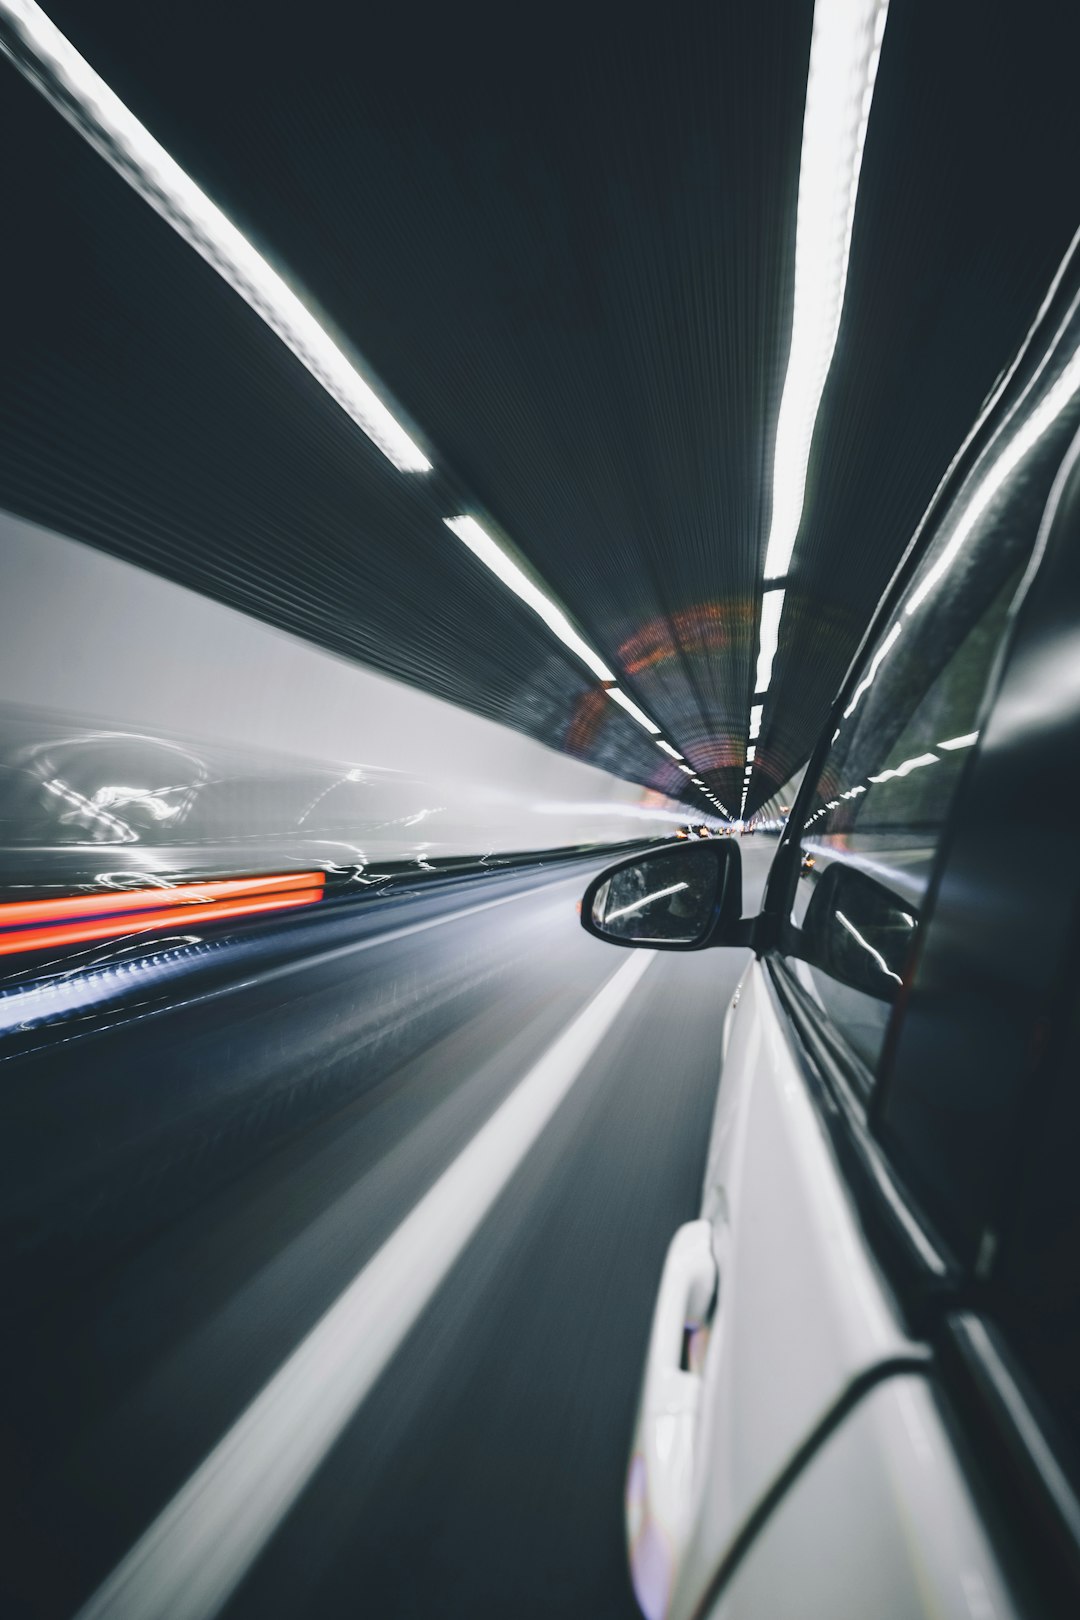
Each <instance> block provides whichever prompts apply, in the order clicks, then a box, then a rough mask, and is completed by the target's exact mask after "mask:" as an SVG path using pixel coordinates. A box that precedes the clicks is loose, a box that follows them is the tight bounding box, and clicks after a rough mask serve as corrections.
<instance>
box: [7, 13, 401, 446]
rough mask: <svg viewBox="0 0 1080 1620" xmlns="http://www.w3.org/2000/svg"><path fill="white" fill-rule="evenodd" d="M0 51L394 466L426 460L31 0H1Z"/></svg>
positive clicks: (277, 279) (282, 284)
mask: <svg viewBox="0 0 1080 1620" xmlns="http://www.w3.org/2000/svg"><path fill="white" fill-rule="evenodd" d="M0 49H3V50H4V51H5V52H6V54H7V55H9V56H10V57H11V59H12V61H13V62H14V63H15V65H16V67H17V68H18V69H19V70H20V72H21V73H22V74H23V75H24V77H25V78H27V79H28V80H29V81H30V83H31V84H33V85H34V87H35V88H36V89H38V90H40V91H41V93H42V94H43V95H44V96H45V97H46V98H47V100H48V101H50V102H51V103H52V105H53V106H54V107H55V108H56V109H57V111H58V112H60V113H62V114H63V116H64V117H65V118H66V119H67V120H68V122H69V123H71V124H74V126H75V128H76V129H77V130H79V132H80V133H81V134H82V135H83V136H84V137H85V138H86V140H88V141H89V142H90V144H91V146H93V147H94V148H95V149H96V150H97V151H98V152H99V153H100V154H101V156H102V157H103V158H105V160H106V161H107V162H108V163H110V164H111V165H112V167H113V168H114V169H116V171H117V172H118V174H120V175H121V176H122V177H123V179H125V180H126V181H127V182H128V184H129V185H130V186H132V187H133V188H134V189H135V190H136V191H137V192H138V193H139V195H140V196H141V197H142V198H143V199H144V201H146V202H148V203H149V204H150V206H151V207H152V208H154V209H155V210H156V211H157V212H158V213H159V214H160V215H161V216H162V217H163V218H164V219H165V220H166V221H167V222H168V223H169V224H170V225H171V226H172V228H173V230H175V231H176V232H177V234H178V235H180V236H182V237H183V239H184V241H185V242H187V243H188V245H189V246H190V247H193V248H194V249H195V251H196V253H198V254H200V255H201V256H202V258H204V259H205V260H206V261H207V263H208V264H209V265H211V266H212V268H213V269H214V270H216V271H217V273H218V275H219V276H221V277H222V278H223V280H225V281H227V282H228V283H229V285H230V287H232V288H233V289H234V291H236V292H238V293H239V294H240V297H241V298H243V300H244V302H245V303H247V304H249V305H250V307H251V308H252V309H253V310H254V311H255V313H256V314H257V315H258V316H259V317H260V318H261V319H262V320H263V321H265V323H266V325H267V326H269V327H270V329H271V331H272V332H274V333H276V335H277V336H278V337H279V338H280V339H281V341H282V342H283V343H284V344H285V346H286V347H287V348H289V349H291V350H292V352H293V354H294V355H295V356H296V358H297V359H298V360H299V361H300V362H301V364H302V365H304V366H306V367H307V369H308V371H310V372H311V374H312V376H313V377H314V378H315V379H316V381H317V382H319V383H320V384H321V385H322V387H323V388H325V390H326V392H327V393H328V394H329V395H330V396H331V398H333V399H334V400H336V401H337V403H338V404H339V405H340V406H341V408H342V410H343V411H345V412H346V414H347V415H348V416H350V417H351V418H352V420H353V421H354V422H355V423H356V424H357V426H358V427H360V428H361V429H362V430H363V431H364V432H365V433H366V434H367V436H368V438H369V439H370V440H371V441H372V443H373V444H375V445H377V446H378V448H379V449H380V450H381V451H382V453H383V455H384V456H386V457H387V459H388V460H389V461H392V462H393V464H394V466H395V467H397V468H398V469H399V470H400V471H401V472H428V471H430V469H431V462H430V461H429V460H428V458H427V456H426V455H425V454H424V452H423V451H422V450H421V449H420V447H419V446H418V445H417V444H415V443H414V442H413V440H412V439H411V438H410V437H409V435H408V434H407V433H406V431H405V429H404V428H403V427H402V425H401V423H400V422H398V421H397V420H396V418H395V417H394V416H393V415H392V414H391V412H390V411H389V410H388V408H387V407H386V405H384V404H383V402H382V400H381V399H380V398H379V397H378V395H377V394H376V393H375V391H374V389H373V388H372V387H371V386H370V384H369V383H367V382H366V381H365V379H364V378H363V377H362V376H361V374H360V372H359V371H358V370H357V367H356V364H355V363H354V362H353V361H352V360H350V359H349V358H348V357H347V356H346V354H345V353H344V352H343V351H342V349H341V348H339V346H338V345H337V344H336V343H335V342H334V340H333V339H332V338H331V337H330V335H329V333H328V332H327V331H325V329H324V328H323V327H322V326H320V324H319V322H318V321H317V320H316V319H315V317H314V315H313V314H312V313H311V311H310V310H309V309H308V308H307V306H306V305H305V304H304V303H303V301H302V300H301V299H300V298H298V297H297V295H296V293H295V292H294V291H293V290H292V288H291V287H290V286H289V285H288V284H287V283H286V281H285V280H284V279H283V278H282V277H281V276H280V275H279V274H278V273H277V271H276V270H274V269H272V268H271V266H270V265H269V264H268V263H267V261H266V259H264V258H263V256H262V254H261V253H259V252H258V250H257V249H256V248H255V247H254V246H253V245H252V243H251V242H249V241H248V239H247V237H246V236H244V235H243V233H242V232H241V231H239V230H237V228H236V226H235V225H234V224H233V223H232V221H231V220H230V219H229V218H228V217H227V215H225V214H224V213H222V211H221V209H220V208H218V206H217V205H216V203H213V202H211V200H210V198H209V197H208V196H207V195H206V193H205V192H203V191H202V190H200V188H199V187H198V186H197V185H196V184H195V182H194V180H192V179H191V177H190V176H189V175H187V174H185V172H184V170H183V169H182V168H181V167H180V165H179V164H178V163H176V162H175V161H174V160H173V159H172V158H171V157H170V156H169V154H168V152H166V150H165V148H164V147H163V146H161V145H159V143H158V142H157V141H156V140H155V139H154V137H153V136H152V135H151V134H150V132H149V130H147V129H146V128H144V126H143V125H142V124H140V122H139V120H138V119H137V118H136V117H135V116H134V114H133V113H131V112H129V111H128V109H127V107H125V105H124V103H123V102H122V101H121V100H120V99H119V97H118V96H116V95H114V94H113V92H112V91H111V90H110V89H109V87H108V85H107V84H106V83H105V82H104V80H103V79H101V78H99V76H98V75H97V74H96V73H95V72H94V70H93V68H92V67H90V65H89V63H88V62H86V61H85V60H84V59H83V57H81V56H80V55H79V53H78V51H76V49H75V48H74V46H73V45H72V44H71V43H70V42H69V41H68V40H67V39H65V37H64V35H63V34H62V33H61V32H60V30H59V29H58V28H57V27H56V26H55V24H54V23H52V22H51V21H50V20H49V18H48V17H47V16H46V15H45V13H44V12H43V11H42V10H41V7H40V6H37V5H34V4H33V3H32V0H0Z"/></svg>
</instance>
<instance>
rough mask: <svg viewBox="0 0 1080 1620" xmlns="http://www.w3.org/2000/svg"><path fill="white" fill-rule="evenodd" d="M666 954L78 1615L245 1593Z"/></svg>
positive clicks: (438, 1200) (345, 1305)
mask: <svg viewBox="0 0 1080 1620" xmlns="http://www.w3.org/2000/svg"><path fill="white" fill-rule="evenodd" d="M655 960H656V954H655V952H652V951H646V952H643V953H641V954H640V955H635V956H632V957H631V958H630V960H629V961H628V962H626V963H624V964H623V966H622V967H620V968H618V969H617V971H616V972H615V973H614V974H613V975H612V976H611V978H610V979H608V981H607V982H606V984H604V985H603V987H602V988H601V989H600V990H599V991H598V992H597V993H596V995H595V996H593V998H592V1000H591V1001H589V1002H588V1003H587V1004H586V1006H585V1007H584V1008H583V1009H582V1011H581V1012H580V1013H578V1015H577V1017H576V1018H575V1019H574V1021H573V1023H571V1024H569V1025H568V1026H567V1028H566V1029H565V1030H564V1031H563V1033H562V1034H561V1035H560V1036H558V1037H557V1038H556V1040H555V1041H554V1042H553V1043H552V1045H551V1046H549V1047H548V1049H547V1051H546V1052H545V1053H544V1054H543V1056H542V1057H541V1058H540V1059H539V1060H538V1061H537V1062H536V1063H535V1064H534V1065H533V1067H532V1068H531V1069H530V1070H529V1071H528V1073H527V1074H526V1075H525V1076H524V1078H523V1079H522V1080H520V1081H519V1083H518V1084H517V1086H516V1087H515V1088H514V1090H513V1091H512V1092H511V1094H510V1096H509V1097H507V1099H506V1101H505V1102H503V1103H501V1104H500V1106H499V1107H498V1108H497V1109H496V1110H495V1112H494V1114H492V1116H491V1118H490V1119H489V1120H488V1121H487V1123H486V1124H485V1125H483V1126H481V1128H480V1130H479V1131H478V1132H477V1133H476V1135H475V1136H474V1137H473V1138H472V1140H471V1142H470V1143H469V1144H468V1146H467V1147H466V1148H464V1149H463V1150H462V1152H461V1153H460V1154H459V1155H458V1157H457V1158H456V1159H455V1160H454V1162H453V1164H451V1165H450V1167H449V1169H447V1170H445V1171H444V1172H443V1174H442V1175H441V1176H440V1177H439V1179H438V1181H436V1183H435V1185H434V1186H433V1187H432V1188H431V1189H430V1191H429V1192H427V1193H426V1194H425V1195H424V1197H423V1198H421V1200H420V1202H419V1203H418V1204H417V1205H415V1207H414V1208H413V1209H412V1211H411V1212H410V1214H408V1215H407V1216H406V1217H405V1219H404V1221H402V1223H401V1225H400V1226H399V1227H398V1228H397V1229H396V1231H395V1232H394V1233H393V1234H392V1236H391V1237H389V1238H388V1239H387V1241H386V1242H385V1243H384V1244H383V1246H382V1248H381V1249H379V1250H378V1252H377V1253H376V1254H375V1255H374V1256H373V1257H372V1259H371V1260H369V1261H368V1263H367V1265H366V1266H364V1268H363V1270H362V1271H360V1272H359V1273H358V1275H357V1276H356V1277H355V1278H354V1279H353V1281H352V1282H351V1283H350V1284H349V1286H348V1288H346V1290H345V1292H344V1293H343V1294H341V1295H340V1296H339V1298H338V1299H337V1300H336V1301H335V1303H334V1304H333V1305H331V1307H330V1309H329V1310H328V1311H327V1312H326V1314H325V1315H324V1316H322V1317H321V1318H320V1320H319V1321H318V1322H317V1323H316V1324H315V1326H314V1327H313V1328H312V1330H311V1332H310V1333H309V1334H308V1335H307V1337H306V1338H305V1339H303V1340H302V1341H301V1342H300V1344H299V1345H298V1346H297V1348H296V1349H295V1350H294V1351H293V1353H292V1355H291V1356H290V1357H289V1358H288V1360H287V1361H285V1362H284V1363H283V1364H282V1366H281V1367H280V1368H279V1369H278V1371H277V1372H276V1373H275V1374H274V1376H273V1378H271V1380H270V1382H269V1383H268V1384H267V1385H266V1386H265V1387H264V1388H263V1390H262V1392H261V1393H260V1394H259V1395H257V1396H256V1397H255V1399H254V1400H253V1401H252V1403H251V1405H250V1406H249V1407H248V1408H247V1410H246V1411H245V1412H244V1413H243V1415H242V1416H241V1417H240V1418H239V1419H238V1420H237V1422H236V1423H235V1424H234V1425H233V1427H232V1428H231V1429H230V1430H229V1431H228V1433H227V1434H226V1435H225V1436H224V1438H223V1439H222V1440H221V1441H219V1443H218V1444H217V1446H215V1448H214V1450H213V1451H212V1452H211V1453H210V1455H209V1456H208V1457H207V1459H206V1461H205V1462H204V1463H202V1464H201V1466H200V1467H199V1468H197V1469H196V1471H195V1473H194V1474H192V1476H191V1478H190V1479H189V1480H188V1482H187V1484H186V1485H184V1486H182V1487H181V1489H180V1490H179V1491H178V1493H177V1494H176V1496H174V1497H173V1499H172V1501H171V1502H170V1503H169V1504H168V1506H167V1507H166V1508H165V1509H164V1510H163V1512H162V1513H161V1514H160V1515H159V1516H158V1518H157V1519H156V1520H155V1521H154V1523H153V1524H152V1525H151V1526H150V1527H149V1529H148V1530H147V1531H146V1532H145V1533H144V1534H143V1536H142V1537H141V1538H140V1539H139V1541H137V1542H136V1544H135V1546H134V1547H133V1548H132V1550H131V1551H130V1552H129V1553H128V1555H127V1556H126V1557H125V1558H124V1559H123V1560H122V1561H121V1563H120V1564H118V1565H117V1567H116V1569H115V1570H114V1571H113V1573H112V1574H111V1575H110V1576H109V1577H108V1579H107V1580H106V1581H105V1582H104V1584H103V1585H102V1586H100V1587H99V1588H98V1590H97V1592H95V1593H94V1595H93V1596H92V1597H91V1598H90V1599H89V1601H88V1602H87V1603H86V1604H85V1606H84V1607H83V1608H82V1609H81V1610H80V1611H79V1616H78V1620H211V1617H212V1616H214V1615H217V1614H218V1613H219V1612H220V1610H221V1609H222V1607H223V1606H224V1604H225V1603H226V1602H227V1601H228V1599H229V1597H230V1596H231V1595H232V1593H233V1592H234V1591H235V1590H236V1587H237V1586H238V1585H239V1583H240V1581H241V1580H242V1579H243V1577H244V1575H245V1574H246V1573H247V1571H248V1570H249V1569H250V1567H251V1565H252V1564H253V1563H254V1562H255V1560H256V1558H257V1557H258V1556H259V1554H260V1552H261V1551H262V1549H263V1548H264V1547H265V1545H266V1543H267V1542H268V1541H269V1539H270V1537H271V1536H272V1535H273V1533H274V1531H275V1530H276V1529H277V1528H278V1526H279V1525H280V1524H281V1521H282V1520H283V1519H284V1518H285V1515H286V1514H287V1513H288V1512H289V1509H290V1508H291V1507H292V1506H293V1504H294V1502H295V1501H296V1499H297V1497H298V1496H299V1495H300V1492H301V1491H302V1490H303V1489H304V1486H305V1485H306V1484H307V1483H308V1481H309V1480H310V1479H311V1477H312V1475H313V1474H314V1473H315V1471H316V1469H317V1468H318V1467H319V1465H320V1463H321V1462H322V1461H323V1459H324V1458H325V1457H326V1455H327V1453H328V1451H329V1450H330V1447H331V1446H332V1445H333V1444H334V1442H335V1441H336V1440H337V1439H338V1438H339V1436H340V1435H341V1433H342V1431H343V1430H344V1429H345V1427H346V1425H347V1424H348V1422H349V1420H350V1419H351V1418H352V1416H353V1414H354V1413H355V1412H356V1410H357V1408H358V1407H359V1405H360V1403H361V1402H362V1401H363V1399H364V1397H365V1396H366V1395H367V1394H368V1392H369V1391H370V1389H371V1387H372V1385H373V1384H374V1383H375V1381H376V1379H377V1378H378V1377H379V1375H380V1373H381V1372H382V1371H383V1370H384V1368H385V1367H386V1366H387V1365H388V1363H389V1362H390V1360H391V1358H392V1357H393V1356H394V1354H395V1353H396V1352H397V1350H398V1349H399V1348H400V1346H401V1344H402V1343H403V1341H404V1340H405V1338H406V1337H407V1335H408V1334H409V1332H410V1331H411V1330H412V1328H413V1327H414V1326H415V1324H416V1322H417V1320H418V1318H419V1316H420V1314H421V1312H422V1311H423V1310H424V1307H425V1306H426V1305H427V1304H428V1302H429V1301H430V1300H431V1299H432V1297H433V1295H434V1294H435V1292H436V1290H437V1288H438V1287H439V1285H440V1283H441V1282H442V1281H443V1279H444V1278H445V1277H446V1275H447V1273H448V1271H449V1270H450V1268H451V1267H452V1266H453V1264H454V1262H455V1261H456V1260H457V1259H458V1257H459V1256H460V1255H461V1253H462V1252H463V1250H464V1249H465V1247H466V1245H467V1244H468V1242H469V1240H470V1239H471V1238H472V1236H473V1235H474V1233H475V1232H476V1230H477V1228H478V1227H479V1225H480V1223H481V1222H482V1221H483V1219H484V1217H485V1215H486V1214H487V1213H488V1211H489V1210H490V1208H491V1206H492V1204H493V1203H494V1202H495V1200H496V1198H497V1197H498V1196H499V1194H500V1193H501V1192H502V1190H503V1188H504V1187H505V1186H506V1185H507V1183H508V1182H509V1180H510V1178H511V1176H512V1175H513V1174H514V1172H515V1170H516V1169H517V1168H518V1166H519V1165H520V1163H521V1162H522V1160H523V1159H524V1157H525V1155H526V1154H527V1153H528V1151H529V1149H530V1148H531V1147H532V1146H533V1144H534V1142H535V1141H536V1139H537V1137H538V1136H539V1135H540V1132H541V1131H542V1130H543V1129H544V1127H545V1125H546V1124H547V1123H548V1121H549V1120H550V1119H551V1117H552V1115H553V1114H554V1112H555V1110H556V1109H557V1108H558V1106H559V1104H560V1103H561V1102H562V1100H563V1098H564V1097H565V1096H566V1094H567V1092H568V1091H569V1090H570V1088H571V1086H572V1085H573V1084H574V1082H575V1080H576V1079H577V1078H578V1076H579V1075H580V1074H581V1071H582V1069H583V1068H584V1067H585V1065H586V1064H587V1063H588V1061H589V1059H590V1058H591V1057H592V1055H593V1053H594V1052H595V1051H596V1050H597V1048H598V1047H599V1046H600V1044H601V1042H602V1041H603V1039H604V1037H605V1036H606V1035H607V1034H608V1032H609V1030H610V1029H611V1027H612V1025H613V1024H614V1022H615V1020H616V1019H617V1017H618V1016H619V1013H620V1012H621V1011H622V1009H623V1008H624V1007H625V1005H626V1003H627V1002H628V1001H629V999H630V997H631V996H632V995H633V993H634V990H635V989H636V988H637V985H638V983H639V981H640V979H641V977H642V975H643V974H644V973H645V971H646V970H647V968H648V967H649V966H650V964H651V963H652V962H654V961H655Z"/></svg>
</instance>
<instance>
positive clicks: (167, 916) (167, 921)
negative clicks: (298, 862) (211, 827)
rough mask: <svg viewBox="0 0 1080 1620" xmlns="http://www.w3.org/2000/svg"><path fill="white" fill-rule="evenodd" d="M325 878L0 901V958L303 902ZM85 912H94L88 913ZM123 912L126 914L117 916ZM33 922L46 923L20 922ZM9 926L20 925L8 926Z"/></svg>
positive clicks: (313, 875) (297, 876) (300, 876)
mask: <svg viewBox="0 0 1080 1620" xmlns="http://www.w3.org/2000/svg"><path fill="white" fill-rule="evenodd" d="M325 882H326V878H325V874H324V873H322V872H298V873H290V874H289V875H288V876H287V877H286V876H280V877H266V878H228V879H223V880H222V881H220V882H214V883H190V884H187V883H185V884H178V885H177V886H176V887H175V888H169V889H124V890H118V891H117V892H116V893H115V894H109V893H106V892H102V893H101V894H89V895H72V896H69V897H68V898H67V899H66V900H19V901H13V902H10V903H8V904H4V905H0V929H2V928H7V929H9V930H10V931H9V932H6V933H0V956H10V955H12V954H13V953H15V952H18V951H37V950H46V949H49V948H51V947H52V946H54V945H78V944H81V943H83V942H84V941H87V940H94V939H111V938H121V937H127V936H128V935H131V934H137V933H145V932H146V931H148V930H149V929H158V928H172V927H174V926H176V925H178V924H179V925H181V926H185V927H191V926H192V924H194V923H199V924H201V923H204V922H217V921H219V920H220V919H222V918H225V917H246V916H257V915H259V914H260V913H262V912H267V911H283V910H285V909H287V908H288V907H292V906H309V905H312V904H313V903H314V902H315V901H316V900H321V899H322V896H323V891H324V886H325ZM118 902H119V903H118ZM177 902H179V904H178V903H177ZM88 912H90V913H94V915H92V916H88V915H87V913H88ZM125 912H126V913H129V914H130V915H127V916H125V915H123V913H125ZM38 922H41V923H44V924H45V925H46V926H45V927H41V928H39V927H27V926H25V925H26V924H36V923H38ZM13 924H23V925H24V926H22V927H19V928H13V926H12V925H13Z"/></svg>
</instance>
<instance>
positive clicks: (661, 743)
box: [656, 737, 683, 759]
mask: <svg viewBox="0 0 1080 1620" xmlns="http://www.w3.org/2000/svg"><path fill="white" fill-rule="evenodd" d="M656 746H657V748H662V749H663V750H664V753H665V754H670V755H671V757H672V759H682V758H683V756H682V754H680V753H677V752H676V750H675V749H674V748H672V746H671V744H670V743H669V742H664V740H663V738H662V737H661V738H658V740H657V744H656Z"/></svg>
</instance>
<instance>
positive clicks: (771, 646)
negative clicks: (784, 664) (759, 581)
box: [754, 591, 786, 692]
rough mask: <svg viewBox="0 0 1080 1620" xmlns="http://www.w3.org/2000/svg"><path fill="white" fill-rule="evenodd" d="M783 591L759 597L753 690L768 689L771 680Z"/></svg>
mask: <svg viewBox="0 0 1080 1620" xmlns="http://www.w3.org/2000/svg"><path fill="white" fill-rule="evenodd" d="M785 594H786V592H784V591H766V592H765V595H764V596H763V597H762V599H761V627H760V630H759V631H758V656H757V675H756V677H755V679H754V690H755V692H765V691H767V690H768V687H769V682H770V681H771V680H772V667H773V660H774V658H775V657H776V648H777V644H778V642H779V640H780V615H781V614H782V613H783V611H784V596H785Z"/></svg>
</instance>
